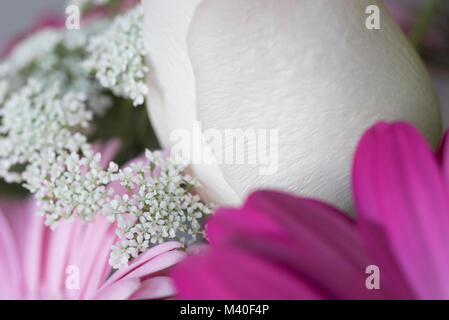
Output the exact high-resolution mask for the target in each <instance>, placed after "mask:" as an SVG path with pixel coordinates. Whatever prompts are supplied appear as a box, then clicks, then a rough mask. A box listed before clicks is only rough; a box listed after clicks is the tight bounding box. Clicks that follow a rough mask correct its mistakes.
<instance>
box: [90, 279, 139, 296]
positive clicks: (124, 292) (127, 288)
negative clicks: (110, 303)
mask: <svg viewBox="0 0 449 320" xmlns="http://www.w3.org/2000/svg"><path fill="white" fill-rule="evenodd" d="M139 288H140V281H139V279H126V280H122V281H117V282H115V283H113V284H111V285H110V286H108V287H106V288H104V289H102V290H101V291H100V292H98V294H97V295H96V296H95V299H97V300H127V299H129V298H130V297H131V296H132V295H133V294H134V293H135V292H136V291H137V290H138V289H139Z"/></svg>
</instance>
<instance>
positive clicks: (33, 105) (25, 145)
mask: <svg viewBox="0 0 449 320" xmlns="http://www.w3.org/2000/svg"><path fill="white" fill-rule="evenodd" d="M43 87H44V85H43V84H42V83H41V82H39V81H38V80H35V79H30V80H29V82H28V84H27V85H25V86H24V87H23V88H22V89H20V90H19V91H17V92H16V93H14V94H13V95H12V96H11V97H10V98H9V99H8V100H7V101H6V102H5V103H4V105H3V107H2V108H0V119H1V124H0V176H2V177H3V178H4V179H5V180H6V181H7V182H24V181H25V180H26V179H25V178H24V175H27V176H28V178H31V176H30V174H31V172H29V171H27V170H25V171H22V172H20V171H17V170H16V169H20V167H21V166H27V165H28V164H32V165H33V167H36V168H38V167H40V166H41V165H42V161H46V159H43V156H42V154H43V153H46V152H50V151H52V152H56V153H58V151H59V150H66V151H69V152H78V150H80V149H81V148H82V147H83V145H85V144H86V138H85V137H84V136H83V135H81V134H79V133H73V132H72V130H71V129H74V128H78V127H87V125H88V122H89V121H90V120H91V119H92V112H91V111H89V110H87V109H86V104H85V99H86V97H85V96H84V94H82V93H77V92H72V91H69V92H67V93H65V94H62V93H61V91H60V88H59V87H58V86H57V85H53V86H52V87H47V88H46V90H43ZM61 106H64V107H63V108H62V107H61ZM27 169H28V168H27ZM36 175H37V176H36V177H34V178H33V179H31V180H36V179H38V178H40V177H42V173H40V172H39V173H37V172H36ZM28 183H30V181H28ZM29 187H30V188H31V189H34V188H33V186H32V184H30V185H29Z"/></svg>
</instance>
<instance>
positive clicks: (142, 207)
mask: <svg viewBox="0 0 449 320" xmlns="http://www.w3.org/2000/svg"><path fill="white" fill-rule="evenodd" d="M145 156H146V158H147V159H148V164H144V162H137V163H135V164H133V165H131V166H130V167H128V168H125V169H124V170H120V171H119V173H118V180H120V183H121V185H123V186H124V187H125V188H126V189H127V190H128V191H129V192H128V193H126V194H124V195H122V196H118V195H116V196H115V197H114V200H112V201H111V202H110V211H111V218H114V219H116V220H117V224H118V228H117V231H116V232H117V235H118V236H119V237H120V238H121V240H120V241H119V242H118V243H116V244H115V245H114V246H112V252H111V256H110V260H109V263H110V264H111V265H112V266H113V267H114V268H121V267H124V266H126V265H127V264H128V262H129V261H130V260H131V259H133V258H136V257H137V256H138V255H139V254H140V253H142V252H143V251H145V249H146V248H148V247H149V246H150V245H152V244H156V243H161V242H163V241H167V240H173V239H176V240H179V241H182V242H184V243H190V242H193V241H195V240H196V238H197V236H198V235H201V236H203V233H202V229H201V226H202V223H201V220H202V219H203V218H204V217H205V216H206V215H208V214H210V213H211V206H209V205H206V204H205V203H203V202H201V200H200V198H199V196H198V195H193V194H192V193H190V190H191V188H193V187H194V186H197V185H198V184H197V183H196V181H195V180H194V179H193V178H192V177H190V176H189V175H184V174H183V173H182V172H183V170H184V169H185V166H184V165H182V164H179V163H176V162H174V161H172V160H170V159H167V160H164V159H163V158H162V156H161V154H160V153H159V152H153V153H151V152H149V151H148V150H147V152H146V154H145Z"/></svg>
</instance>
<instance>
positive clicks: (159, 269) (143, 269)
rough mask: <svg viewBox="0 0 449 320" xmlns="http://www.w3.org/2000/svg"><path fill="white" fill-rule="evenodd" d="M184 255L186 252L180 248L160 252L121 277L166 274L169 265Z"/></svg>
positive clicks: (146, 276) (142, 277)
mask: <svg viewBox="0 0 449 320" xmlns="http://www.w3.org/2000/svg"><path fill="white" fill-rule="evenodd" d="M185 257H186V253H185V252H183V251H180V250H171V251H168V252H165V253H162V254H160V255H158V256H156V257H154V258H153V259H151V260H148V261H147V262H145V263H144V264H142V265H140V266H139V267H138V268H135V269H134V270H133V271H131V272H129V273H128V274H126V275H125V276H124V277H123V278H121V279H130V278H139V279H146V278H149V277H150V276H153V275H154V274H156V273H158V274H167V273H168V271H169V270H170V268H171V267H173V266H174V265H175V264H177V263H178V262H180V261H181V260H183V259H184V258H185Z"/></svg>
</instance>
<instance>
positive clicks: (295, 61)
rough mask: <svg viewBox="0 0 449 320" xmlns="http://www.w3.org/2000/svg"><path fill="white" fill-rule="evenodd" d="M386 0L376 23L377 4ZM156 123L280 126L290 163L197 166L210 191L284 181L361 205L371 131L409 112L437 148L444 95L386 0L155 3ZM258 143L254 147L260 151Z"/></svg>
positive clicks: (222, 194) (291, 187)
mask: <svg viewBox="0 0 449 320" xmlns="http://www.w3.org/2000/svg"><path fill="white" fill-rule="evenodd" d="M369 5H377V6H378V7H379V8H380V27H381V29H380V30H368V29H367V28H366V27H365V21H366V19H367V18H368V14H366V8H367V6H369ZM143 6H144V13H145V31H144V32H145V44H146V46H147V49H148V51H149V62H150V64H151V67H152V69H153V70H152V74H151V76H150V78H149V80H148V83H149V88H150V93H149V96H148V107H149V113H150V117H151V121H152V123H153V126H154V127H155V130H156V132H157V134H158V136H159V138H160V140H161V141H162V144H163V146H164V147H165V148H170V147H171V146H173V144H174V143H176V141H170V133H171V132H173V130H175V129H178V128H184V129H186V130H192V123H193V122H194V121H201V126H202V128H203V130H204V129H208V128H216V129H220V130H223V129H225V128H231V129H232V128H234V129H235V128H242V129H247V128H253V129H267V130H269V129H278V130H279V154H278V155H279V166H278V170H277V172H276V173H275V174H273V175H261V174H260V171H259V169H260V167H259V166H257V165H248V164H242V165H237V164H236V165H224V164H221V163H220V161H219V160H217V161H216V162H217V163H216V164H209V165H205V164H195V165H192V171H193V172H194V174H195V175H196V176H197V177H198V178H199V179H200V181H201V182H202V183H203V185H204V188H203V192H202V195H203V196H205V197H206V198H207V199H209V200H212V201H215V202H217V203H219V204H237V203H240V202H241V201H242V200H243V199H244V198H245V196H246V195H247V194H248V193H249V192H250V191H251V190H254V189H258V188H275V189H281V190H288V191H293V192H295V193H298V194H302V195H307V196H313V197H317V198H320V199H324V200H326V201H330V202H332V203H334V204H336V205H338V206H340V207H341V208H343V209H349V210H350V209H351V207H352V205H351V203H352V200H351V191H350V168H351V161H352V156H353V152H354V149H355V146H356V144H357V142H358V140H359V138H360V136H361V134H362V133H363V131H364V130H365V129H367V128H368V127H369V126H371V125H373V124H374V123H375V122H377V121H379V120H387V121H391V120H397V119H402V120H406V121H409V122H411V123H413V124H415V125H416V126H418V127H419V128H420V129H421V131H422V132H423V133H424V134H425V135H426V137H427V138H428V139H429V141H430V142H431V143H432V144H433V145H435V144H436V143H437V141H438V140H439V138H440V135H441V125H440V110H439V104H438V100H437V97H436V94H435V91H434V88H433V86H432V83H431V81H430V78H429V76H428V74H427V71H426V69H425V67H424V66H423V63H422V62H421V60H420V58H419V57H418V55H417V54H416V53H415V51H414V49H413V48H412V47H411V46H410V44H409V43H408V41H407V39H406V37H405V36H404V35H403V34H402V32H401V31H400V30H399V28H398V26H397V25H396V23H395V22H394V21H393V19H392V18H391V16H390V14H389V13H388V11H387V9H386V8H385V6H384V4H383V2H382V1H376V0H338V1H336V0H332V1H329V0H257V1H256V0H203V1H201V0H143ZM250 152H253V151H250Z"/></svg>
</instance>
